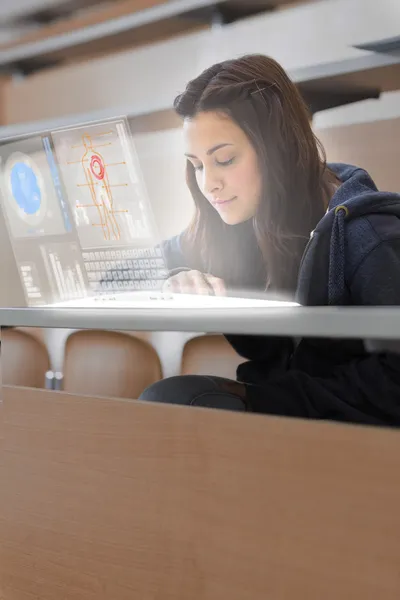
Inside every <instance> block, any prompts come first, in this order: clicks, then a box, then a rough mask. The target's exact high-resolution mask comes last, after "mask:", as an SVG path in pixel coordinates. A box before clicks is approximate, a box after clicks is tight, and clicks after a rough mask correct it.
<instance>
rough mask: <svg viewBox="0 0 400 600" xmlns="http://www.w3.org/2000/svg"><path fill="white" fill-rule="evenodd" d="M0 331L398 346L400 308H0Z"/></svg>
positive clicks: (399, 338) (399, 337)
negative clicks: (234, 336) (176, 334)
mask: <svg viewBox="0 0 400 600" xmlns="http://www.w3.org/2000/svg"><path fill="white" fill-rule="evenodd" d="M0 325H4V326H21V327H51V328H53V327H54V328H66V329H109V330H130V331H132V330H135V331H138V330H142V331H189V332H197V331H199V332H200V331H201V332H209V333H221V332H223V333H238V334H246V333H247V334H262V335H288V336H310V337H332V338H334V337H338V338H361V339H366V338H368V339H379V340H381V339H388V340H395V339H397V340H400V308H397V307H390V308H389V307H376V308H375V307H373V308H372V307H371V308H366V307H351V308H328V307H317V308H313V307H287V308H251V309H248V308H229V309H227V308H207V309H181V310H176V309H156V308H154V309H135V308H95V309H93V308H90V309H89V308H0Z"/></svg>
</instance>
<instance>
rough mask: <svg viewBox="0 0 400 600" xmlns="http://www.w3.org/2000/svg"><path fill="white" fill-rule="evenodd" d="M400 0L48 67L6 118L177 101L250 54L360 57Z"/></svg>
mask: <svg viewBox="0 0 400 600" xmlns="http://www.w3.org/2000/svg"><path fill="white" fill-rule="evenodd" d="M399 22H400V2H399V0H380V1H379V2H377V1H376V0H320V2H312V3H310V4H306V5H300V6H297V7H295V8H288V9H285V10H282V11H278V12H275V13H272V14H269V13H266V14H265V15H263V16H257V17H253V18H250V19H246V20H243V21H240V22H238V23H234V24H232V25H229V26H226V27H224V28H222V29H221V30H218V31H214V32H209V31H203V32H201V33H195V34H191V35H187V36H181V37H178V38H175V39H172V40H168V41H165V42H162V43H158V44H155V45H152V46H146V47H143V48H140V49H137V50H132V51H129V52H124V53H121V54H118V55H113V56H109V57H106V58H102V59H98V60H92V61H89V62H87V63H83V64H78V65H70V66H66V67H64V68H62V69H57V70H50V71H44V72H42V73H39V74H37V75H34V76H31V77H29V78H28V79H26V80H25V81H23V82H20V83H18V84H11V85H9V86H8V88H7V90H6V122H7V123H15V122H24V121H30V120H36V119H44V118H50V117H54V116H59V115H65V114H71V113H81V112H87V111H90V110H96V109H102V108H105V107H109V106H115V107H119V106H126V105H129V106H130V107H131V109H132V111H133V112H139V113H141V112H151V111H154V110H160V109H163V108H167V107H169V106H171V103H172V100H173V98H174V96H175V95H176V94H177V93H178V92H179V91H181V90H182V89H183V87H184V85H185V83H186V82H187V81H188V79H190V78H191V77H193V76H195V75H196V74H197V73H198V72H199V71H200V69H202V68H203V67H205V66H207V65H209V64H210V63H212V62H214V61H216V60H220V59H223V58H228V57H232V56H235V55H240V54H243V53H248V52H261V53H265V54H270V55H272V56H274V57H275V58H276V59H278V60H279V61H280V62H281V63H282V64H283V66H284V67H285V68H287V69H289V70H290V69H294V68H298V67H304V66H308V65H311V64H317V63H323V62H327V61H331V60H340V59H345V58H350V57H356V56H360V55H362V54H365V53H363V52H362V51H359V50H355V49H353V48H351V47H350V46H351V45H352V44H355V43H361V42H366V41H372V40H377V39H380V38H383V37H390V36H394V35H397V34H398V23H399Z"/></svg>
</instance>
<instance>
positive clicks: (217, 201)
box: [211, 196, 236, 206]
mask: <svg viewBox="0 0 400 600" xmlns="http://www.w3.org/2000/svg"><path fill="white" fill-rule="evenodd" d="M234 200H236V196H234V197H233V198H230V199H229V200H221V199H220V198H216V199H215V200H212V202H211V203H212V204H213V205H214V206H224V205H226V204H230V203H231V202H233V201H234Z"/></svg>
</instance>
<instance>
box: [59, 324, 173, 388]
mask: <svg viewBox="0 0 400 600" xmlns="http://www.w3.org/2000/svg"><path fill="white" fill-rule="evenodd" d="M63 374H64V381H63V389H64V390H65V391H68V392H73V393H79V394H89V395H101V396H109V397H116V398H138V397H139V396H140V394H141V393H142V392H143V390H144V389H145V388H146V387H147V386H149V385H151V384H152V383H154V382H156V381H158V380H159V379H161V377H162V369H161V363H160V359H159V356H158V354H157V352H156V351H155V349H154V348H153V347H152V346H151V344H149V343H148V342H146V341H145V340H143V339H139V338H136V337H134V336H132V335H129V334H125V333H120V332H116V331H98V330H94V331H76V332H74V333H72V334H71V335H70V336H69V337H68V339H67V342H66V346H65V358H64V369H63Z"/></svg>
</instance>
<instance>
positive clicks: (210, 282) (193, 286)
mask: <svg viewBox="0 0 400 600" xmlns="http://www.w3.org/2000/svg"><path fill="white" fill-rule="evenodd" d="M164 290H166V291H169V292H172V293H175V294H202V295H208V296H210V295H218V296H223V295H225V293H226V291H225V285H224V282H223V281H222V279H218V278H217V277H214V276H213V275H208V274H205V273H201V272H200V271H194V270H192V271H181V272H180V273H178V274H177V275H174V276H173V277H170V278H169V279H168V280H167V281H166V282H165V284H164Z"/></svg>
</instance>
